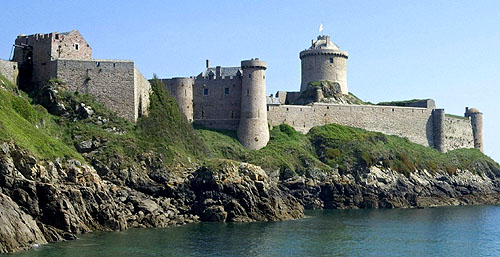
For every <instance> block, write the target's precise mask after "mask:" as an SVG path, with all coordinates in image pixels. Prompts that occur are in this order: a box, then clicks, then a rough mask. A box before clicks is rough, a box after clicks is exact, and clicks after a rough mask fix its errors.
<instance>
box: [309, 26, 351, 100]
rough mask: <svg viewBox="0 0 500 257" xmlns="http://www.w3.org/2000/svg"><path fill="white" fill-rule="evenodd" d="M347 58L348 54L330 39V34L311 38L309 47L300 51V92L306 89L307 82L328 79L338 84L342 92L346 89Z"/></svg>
mask: <svg viewBox="0 0 500 257" xmlns="http://www.w3.org/2000/svg"><path fill="white" fill-rule="evenodd" d="M347 58H348V54H347V52H345V51H341V50H340V48H339V47H338V46H337V45H336V44H334V43H333V42H331V41H330V36H328V35H322V36H318V39H317V40H316V41H314V40H312V45H311V47H309V49H306V50H304V51H302V52H300V60H301V65H302V83H301V85H300V92H304V91H305V90H307V85H308V84H309V82H315V81H323V80H328V81H331V82H337V83H339V85H340V90H341V92H342V94H345V95H346V94H348V93H349V91H348V90H347Z"/></svg>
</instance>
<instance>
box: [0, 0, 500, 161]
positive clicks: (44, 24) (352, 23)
mask: <svg viewBox="0 0 500 257" xmlns="http://www.w3.org/2000/svg"><path fill="white" fill-rule="evenodd" d="M0 7H1V8H0V9H1V10H2V15H0V24H1V25H0V28H1V29H0V58H1V59H8V58H9V56H10V53H11V49H12V43H13V41H14V39H15V37H16V36H17V35H18V34H21V33H23V34H33V33H48V32H53V31H60V32H63V31H69V30H72V29H78V30H79V31H80V32H81V33H82V35H83V36H84V37H85V38H86V39H87V41H88V42H89V44H90V45H91V46H92V48H93V56H94V58H102V59H131V60H134V61H135V62H136V64H137V66H138V67H139V69H140V70H141V72H142V73H143V74H144V75H145V76H146V77H152V75H153V73H156V74H157V75H158V76H159V77H172V76H190V75H196V74H198V73H200V72H201V71H202V70H203V68H204V65H205V59H210V61H211V64H212V65H222V66H237V65H239V63H240V61H241V60H243V59H248V58H253V57H259V58H261V59H263V60H266V61H267V62H268V70H267V76H266V78H267V91H268V94H271V93H275V92H276V91H277V90H289V91H290V90H298V89H299V87H300V60H299V57H298V54H299V52H300V51H301V50H303V49H305V48H307V47H309V45H310V42H311V39H313V38H315V37H316V36H317V34H318V27H319V24H321V23H323V25H324V28H325V30H324V33H325V34H329V35H331V37H332V40H333V41H334V42H335V43H337V44H338V45H339V46H340V47H341V49H343V50H345V51H348V52H349V60H348V87H349V90H350V91H351V92H353V93H354V94H356V95H357V96H358V97H360V98H361V99H363V100H367V101H372V102H380V101H387V100H403V99H411V98H433V99H435V100H436V102H437V106H438V107H439V108H445V109H446V112H447V113H453V114H458V115H462V114H463V112H464V109H465V107H466V106H470V107H477V108H478V109H479V110H481V111H482V112H483V113H484V125H485V129H484V133H485V150H486V154H488V155H490V156H491V157H493V158H494V159H495V160H497V161H499V160H500V138H499V137H498V136H497V134H498V128H499V127H500V126H499V124H500V115H499V114H498V112H499V111H500V103H499V102H498V97H499V95H500V90H499V87H500V50H499V48H500V1H480V0H478V1H439V0H435V1H383V0H381V1H327V0H323V1H148V0H143V1H46V0H39V1H24V0H16V1H13V0H12V1H5V0H0Z"/></svg>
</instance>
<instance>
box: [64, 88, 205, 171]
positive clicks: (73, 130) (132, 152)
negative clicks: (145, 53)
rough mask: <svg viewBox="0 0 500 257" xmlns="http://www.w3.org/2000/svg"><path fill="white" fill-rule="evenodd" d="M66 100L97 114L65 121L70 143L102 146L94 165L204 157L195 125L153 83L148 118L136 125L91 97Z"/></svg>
mask: <svg viewBox="0 0 500 257" xmlns="http://www.w3.org/2000/svg"><path fill="white" fill-rule="evenodd" d="M61 95H62V96H63V97H62V99H63V101H64V102H65V104H66V105H68V106H69V107H70V108H68V109H75V108H77V106H78V105H81V104H82V103H83V104H84V105H85V106H88V107H90V108H92V110H93V111H94V114H93V115H92V116H91V117H87V118H84V119H74V118H72V119H70V120H68V119H65V122H63V124H62V125H64V126H66V134H67V135H68V140H69V141H68V144H71V145H78V144H79V143H81V142H84V141H92V142H97V143H98V144H99V147H98V149H97V151H96V152H94V154H93V155H92V157H90V156H89V157H88V159H92V160H93V161H94V162H101V163H108V162H109V160H112V159H117V160H119V161H117V162H116V163H117V164H119V167H116V168H117V169H122V168H126V167H130V166H132V165H137V164H138V159H140V156H141V155H142V154H144V153H147V152H153V153H155V154H157V155H158V156H160V158H161V159H162V163H164V164H166V165H167V166H169V165H174V164H176V163H178V162H181V161H182V162H183V161H185V160H186V159H187V158H188V157H191V158H203V157H204V156H205V154H206V149H205V147H204V144H203V142H202V141H201V140H200V139H199V137H198V136H197V134H196V132H195V131H194V129H193V128H192V126H191V125H190V124H189V123H188V122H187V120H186V118H185V117H184V115H183V114H182V113H181V112H180V111H179V109H178V107H177V105H176V102H175V99H174V98H173V97H172V96H171V95H170V94H169V93H168V92H167V91H166V90H165V89H164V88H163V86H162V85H161V82H159V81H158V80H156V79H155V80H154V81H153V83H152V92H151V94H150V102H151V104H150V107H149V110H148V111H149V115H147V116H143V117H140V118H139V120H138V121H137V124H136V125H134V124H133V123H131V122H130V121H128V120H126V119H124V118H120V117H118V116H117V115H116V114H114V113H113V112H111V111H109V110H107V109H106V108H105V107H104V106H102V105H101V104H100V103H99V102H97V101H96V100H95V99H94V98H93V97H92V96H90V95H86V94H78V93H62V94H61Z"/></svg>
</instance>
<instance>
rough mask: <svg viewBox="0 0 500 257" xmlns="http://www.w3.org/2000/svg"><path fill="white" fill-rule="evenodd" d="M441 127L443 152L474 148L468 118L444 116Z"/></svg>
mask: <svg viewBox="0 0 500 257" xmlns="http://www.w3.org/2000/svg"><path fill="white" fill-rule="evenodd" d="M443 125H444V126H443V130H444V144H443V146H444V149H443V150H444V151H448V150H453V149H458V148H474V135H473V133H472V124H471V120H470V119H469V118H465V119H464V118H455V117H450V116H445V119H444V124H443Z"/></svg>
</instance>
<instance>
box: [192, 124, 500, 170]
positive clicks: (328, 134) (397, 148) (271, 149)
mask: <svg viewBox="0 0 500 257" xmlns="http://www.w3.org/2000/svg"><path fill="white" fill-rule="evenodd" d="M199 132H200V134H201V136H202V138H203V139H204V141H205V142H206V143H207V146H208V147H209V149H210V150H211V151H212V153H213V154H214V155H215V157H218V158H227V159H234V160H241V161H247V162H250V163H253V164H257V165H260V166H262V167H263V168H264V169H266V170H273V169H276V168H280V167H281V168H283V167H285V168H289V169H291V170H293V171H294V172H296V173H303V172H304V171H305V170H307V168H308V167H310V166H314V167H317V168H320V169H322V170H330V169H332V168H338V169H339V171H340V172H342V173H349V172H352V171H354V170H356V168H357V167H366V166H371V165H374V164H376V163H379V164H382V165H384V166H386V167H391V168H393V169H395V170H396V171H399V172H401V173H403V174H406V175H408V174H409V173H410V172H413V171H414V170H415V169H427V170H429V171H431V172H438V171H445V172H448V173H450V174H453V173H455V172H456V171H457V169H458V168H460V169H468V170H471V171H475V172H480V171H482V169H484V168H485V165H486V166H487V167H486V168H489V169H490V170H492V171H493V172H495V173H496V175H497V176H498V175H500V166H499V165H498V164H497V163H496V162H494V161H493V160H492V159H490V158H489V157H487V156H485V155H483V154H482V153H481V152H479V151H478V150H476V149H459V150H454V151H450V152H448V153H446V154H444V153H440V152H438V151H436V150H434V149H432V148H429V147H425V146H421V145H418V144H415V143H412V142H410V141H408V140H407V139H404V138H400V137H397V136H388V135H384V134H382V133H376V132H370V131H366V130H363V129H357V128H351V127H345V126H340V125H336V124H330V125H326V126H321V127H315V128H313V129H312V130H311V131H310V132H309V133H308V134H307V135H302V134H300V133H298V132H296V131H295V130H294V129H293V128H291V127H290V126H288V125H284V124H283V125H280V126H278V127H275V128H273V129H272V130H271V140H270V141H269V144H268V146H266V147H265V148H263V149H261V150H258V151H250V150H246V149H244V148H243V147H242V146H241V144H240V143H239V142H238V141H237V140H236V138H235V135H234V134H231V133H229V132H227V131H226V132H224V133H218V132H215V131H212V130H207V129H199Z"/></svg>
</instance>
